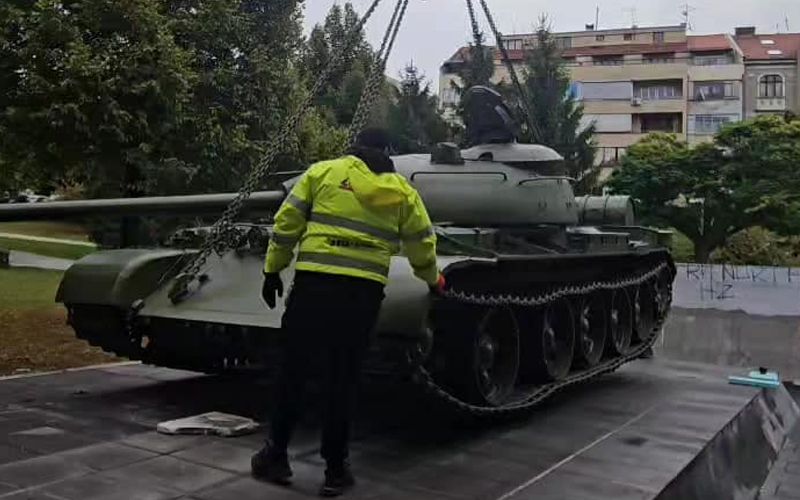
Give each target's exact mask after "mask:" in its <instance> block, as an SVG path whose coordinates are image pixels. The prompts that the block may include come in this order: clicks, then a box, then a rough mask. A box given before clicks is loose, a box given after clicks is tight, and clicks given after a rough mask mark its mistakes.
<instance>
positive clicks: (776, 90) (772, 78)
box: [758, 75, 783, 98]
mask: <svg viewBox="0 0 800 500" xmlns="http://www.w3.org/2000/svg"><path fill="white" fill-rule="evenodd" d="M758 97H762V98H770V97H783V77H782V76H781V75H764V76H762V77H761V80H759V82H758Z"/></svg>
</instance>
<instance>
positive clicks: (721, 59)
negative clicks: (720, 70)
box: [692, 54, 732, 66]
mask: <svg viewBox="0 0 800 500" xmlns="http://www.w3.org/2000/svg"><path fill="white" fill-rule="evenodd" d="M731 62H732V60H731V57H730V56H728V55H726V54H707V55H702V56H694V58H693V59H692V63H693V64H694V65H695V66H723V65H725V64H731Z"/></svg>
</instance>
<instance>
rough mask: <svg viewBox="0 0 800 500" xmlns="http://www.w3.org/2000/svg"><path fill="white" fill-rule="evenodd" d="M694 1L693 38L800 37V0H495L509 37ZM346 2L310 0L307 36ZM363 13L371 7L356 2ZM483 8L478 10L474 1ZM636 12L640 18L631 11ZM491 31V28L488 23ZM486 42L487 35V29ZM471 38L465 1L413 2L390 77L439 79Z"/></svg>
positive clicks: (386, 9)
mask: <svg viewBox="0 0 800 500" xmlns="http://www.w3.org/2000/svg"><path fill="white" fill-rule="evenodd" d="M685 1H688V2H689V3H690V4H691V5H692V8H693V10H691V12H690V22H691V24H692V27H693V28H694V31H693V33H696V34H703V33H719V32H732V31H733V28H734V27H736V26H748V25H750V26H752V25H755V26H756V27H757V28H758V31H759V32H769V33H774V32H775V31H776V29H780V31H781V32H785V31H786V18H787V17H788V21H789V28H790V30H791V31H792V32H800V0H694V1H692V0H676V1H669V0H638V1H637V0H605V1H599V2H598V1H597V0H563V1H553V0H550V1H542V0H538V1H537V0H489V1H488V3H489V6H490V7H491V8H492V11H493V13H494V16H495V20H496V22H497V25H498V28H499V29H500V31H502V32H503V33H504V34H510V33H520V32H529V31H531V30H532V28H533V26H534V25H535V23H536V19H537V18H538V17H539V15H540V14H542V13H546V14H547V15H548V16H549V17H550V19H551V21H552V23H553V28H554V30H556V31H574V30H581V29H583V28H584V25H585V24H587V23H593V22H594V18H595V8H596V7H598V6H599V7H600V24H599V27H600V29H610V28H620V27H628V26H630V25H631V21H632V19H633V16H634V15H635V18H636V22H637V23H638V25H639V26H652V25H670V24H679V23H680V22H682V21H683V17H682V15H681V10H682V7H681V6H679V4H682V3H683V2H685ZM334 3H339V4H344V3H345V2H344V1H342V0H306V7H305V8H306V19H305V23H306V31H308V30H310V29H311V27H313V26H314V24H315V23H318V22H321V21H322V20H323V19H324V17H325V14H326V13H327V11H328V9H330V7H331V6H332V5H333V4H334ZM351 3H352V4H353V5H354V6H355V7H356V9H357V10H358V11H359V12H363V11H364V10H365V9H366V6H367V5H369V4H370V3H371V0H351ZM394 4H395V1H394V0H383V2H382V4H381V7H380V8H379V11H378V12H377V13H376V15H375V17H373V19H372V20H371V21H370V24H369V26H368V28H367V34H368V36H369V39H370V41H371V42H372V44H373V45H374V46H377V45H379V43H380V38H381V36H382V34H383V30H384V29H385V27H386V24H387V23H388V22H389V19H390V17H391V12H392V8H393V5H394ZM475 4H476V6H477V5H478V2H477V0H475ZM634 7H635V14H634V13H633V12H632V8H634ZM483 26H484V27H485V26H486V24H485V22H484V23H483ZM486 31H487V36H488V29H486ZM470 37H471V35H470V27H469V18H468V16H467V12H466V2H465V1H464V0H411V1H410V3H409V6H408V12H407V14H406V18H405V21H404V23H403V26H402V28H401V31H400V34H399V35H398V37H397V43H396V44H395V47H394V50H393V51H392V56H391V58H390V60H389V67H388V69H387V73H388V74H389V75H390V76H397V74H398V72H399V71H400V70H401V69H402V68H403V66H405V64H406V63H407V62H408V61H412V60H413V61H414V63H415V64H416V65H417V66H418V67H419V68H421V69H422V70H423V72H424V73H425V74H426V76H427V77H428V78H430V79H431V80H434V86H435V81H436V79H437V78H438V74H439V66H440V65H441V63H442V61H444V60H445V59H446V58H448V57H449V56H450V55H451V54H452V53H453V52H455V50H456V49H457V48H458V47H459V46H461V45H464V44H466V42H467V41H468V40H469V38H470Z"/></svg>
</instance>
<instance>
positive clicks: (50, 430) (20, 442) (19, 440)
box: [5, 426, 98, 453]
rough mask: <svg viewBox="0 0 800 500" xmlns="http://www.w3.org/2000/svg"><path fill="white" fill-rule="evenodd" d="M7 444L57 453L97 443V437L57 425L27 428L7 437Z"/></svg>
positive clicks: (41, 451) (39, 451)
mask: <svg viewBox="0 0 800 500" xmlns="http://www.w3.org/2000/svg"><path fill="white" fill-rule="evenodd" d="M5 442H6V444H7V445H11V446H18V447H19V448H21V449H24V450H32V451H33V452H38V453H56V452H59V451H64V450H69V449H72V448H80V447H83V446H88V445H90V444H95V443H97V442H98V440H97V439H94V438H91V437H88V436H85V435H82V434H77V433H74V432H69V431H66V430H63V429H59V428H57V427H52V426H45V427H36V428H32V429H26V430H23V431H18V432H14V433H11V434H9V435H8V436H6V437H5Z"/></svg>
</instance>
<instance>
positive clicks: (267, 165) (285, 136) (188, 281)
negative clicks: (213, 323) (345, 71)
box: [169, 0, 408, 304]
mask: <svg viewBox="0 0 800 500" xmlns="http://www.w3.org/2000/svg"><path fill="white" fill-rule="evenodd" d="M381 1H382V0H373V2H372V4H371V5H370V6H369V8H368V9H367V11H366V12H365V13H364V16H362V18H361V19H360V20H359V22H358V23H357V24H356V25H355V26H354V27H353V30H352V31H351V32H350V33H348V35H347V37H346V38H345V41H344V43H342V46H341V47H339V50H338V51H336V52H335V54H334V56H333V58H332V59H331V61H330V63H329V64H328V65H327V66H326V67H325V68H324V69H323V70H322V72H321V73H320V75H319V77H318V78H317V80H316V82H315V83H314V86H313V87H312V88H311V90H310V91H309V92H308V94H307V95H306V97H305V99H304V100H303V102H302V103H301V104H300V106H299V107H298V109H297V110H296V112H295V113H294V114H293V115H292V116H291V117H290V118H289V120H288V121H287V122H286V123H284V125H283V127H282V128H281V130H280V131H279V132H278V134H277V135H276V136H275V138H274V139H273V140H272V141H271V142H270V143H269V144H268V145H267V147H266V152H265V153H264V155H263V156H262V157H261V159H260V160H259V162H258V163H257V164H256V166H255V167H254V168H253V169H252V170H251V171H250V174H249V176H248V178H247V181H246V182H245V183H244V185H243V186H242V187H241V189H240V190H239V193H238V194H237V195H236V198H234V199H233V201H231V203H230V204H229V205H228V206H227V207H226V208H225V210H224V211H223V212H222V215H221V216H220V218H219V219H218V220H217V221H216V222H215V223H214V225H213V226H212V227H211V230H210V231H209V234H208V236H207V237H206V239H205V240H204V242H203V245H202V246H201V247H200V249H199V250H198V252H197V253H196V254H194V255H193V256H192V258H191V259H190V260H188V261H187V262H186V264H185V265H184V266H183V267H182V268H181V270H180V272H179V273H178V275H177V277H176V278H175V281H174V282H173V284H172V287H171V288H170V290H169V298H170V300H171V301H172V303H173V304H177V303H178V302H180V301H182V300H183V299H185V298H186V297H187V296H188V295H189V294H190V293H191V292H190V287H192V286H193V285H194V286H200V284H201V283H200V282H199V281H198V275H199V274H200V270H201V269H202V268H203V266H205V264H206V262H207V260H208V257H209V256H210V255H211V253H212V252H216V253H218V254H222V253H224V252H225V251H226V250H227V249H230V248H232V247H233V246H234V245H235V244H236V242H235V241H233V240H235V239H236V231H235V227H234V222H235V220H236V217H237V216H238V214H239V212H240V211H241V208H242V205H243V204H244V202H245V201H246V200H247V199H248V198H249V197H250V194H251V193H252V192H253V191H255V190H256V189H257V188H258V186H259V184H260V183H261V180H262V179H263V178H264V176H265V175H266V174H267V173H268V172H269V171H270V169H271V168H272V167H273V163H274V162H275V158H277V156H278V154H280V153H281V152H282V151H284V149H285V148H286V147H287V145H288V144H290V143H291V141H292V140H293V139H294V137H295V136H296V135H297V129H298V128H299V126H300V123H301V122H302V119H303V118H304V117H305V115H306V113H307V112H308V110H309V109H310V108H311V107H312V106H313V104H314V100H315V99H316V97H317V96H318V95H319V94H320V92H321V91H322V89H323V88H324V87H325V85H327V83H328V80H329V79H330V77H331V75H332V74H333V73H334V72H335V71H337V70H338V69H339V68H340V66H341V65H342V63H343V62H344V61H345V60H346V59H347V55H348V54H350V53H352V51H353V49H354V44H355V43H356V42H357V41H358V39H359V36H360V34H361V32H362V30H363V28H364V25H365V24H366V23H367V21H368V20H369V18H370V17H372V14H373V13H374V12H375V9H376V8H377V7H378V5H379V4H380V3H381ZM407 4H408V0H398V4H397V7H396V8H395V16H394V17H393V19H394V20H395V21H396V22H395V23H394V25H392V24H390V26H389V29H387V35H386V36H384V43H383V44H382V45H381V51H380V53H379V55H378V58H377V62H376V68H378V67H380V68H383V67H384V66H385V60H386V57H388V54H389V52H390V51H391V47H392V45H393V43H394V40H395V38H396V36H397V31H398V29H399V21H400V20H401V19H402V16H403V15H404V14H405V7H406V5H407ZM382 74H383V71H381V72H380V75H375V74H373V75H371V76H370V83H369V84H368V85H367V89H366V90H365V93H364V94H362V98H361V101H362V102H363V106H362V102H359V108H358V111H357V113H356V117H357V120H356V119H354V123H353V125H352V126H351V129H350V134H349V135H350V137H354V136H355V135H356V134H358V132H359V131H360V130H361V127H363V126H364V124H365V123H366V122H367V120H368V119H369V109H367V108H368V107H372V105H373V104H374V102H375V99H376V98H377V96H376V95H375V94H376V93H378V92H379V91H380V81H381V79H380V78H379V76H382Z"/></svg>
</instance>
